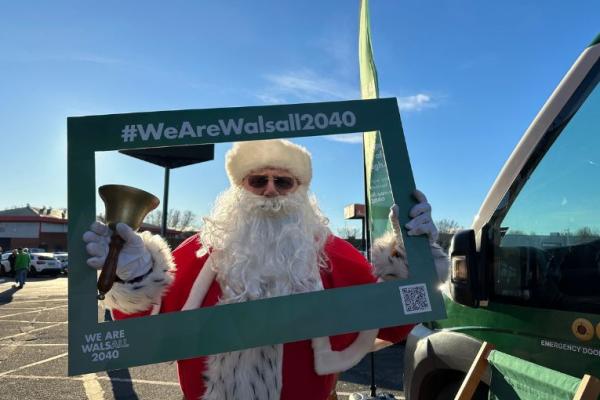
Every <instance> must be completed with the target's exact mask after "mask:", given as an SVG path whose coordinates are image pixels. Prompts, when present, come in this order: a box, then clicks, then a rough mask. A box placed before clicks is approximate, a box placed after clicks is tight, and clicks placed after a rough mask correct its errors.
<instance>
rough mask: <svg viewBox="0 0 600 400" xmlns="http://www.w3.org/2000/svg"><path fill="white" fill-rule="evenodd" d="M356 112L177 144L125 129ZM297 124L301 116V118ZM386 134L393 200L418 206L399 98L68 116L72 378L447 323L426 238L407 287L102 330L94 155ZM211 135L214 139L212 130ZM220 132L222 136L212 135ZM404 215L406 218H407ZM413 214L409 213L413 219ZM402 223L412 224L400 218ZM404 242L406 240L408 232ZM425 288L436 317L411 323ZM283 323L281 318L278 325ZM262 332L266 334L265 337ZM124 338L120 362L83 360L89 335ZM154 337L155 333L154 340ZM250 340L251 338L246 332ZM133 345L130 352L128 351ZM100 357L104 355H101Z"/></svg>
mask: <svg viewBox="0 0 600 400" xmlns="http://www.w3.org/2000/svg"><path fill="white" fill-rule="evenodd" d="M346 111H350V112H352V113H353V114H354V115H355V117H356V121H355V124H354V125H353V126H351V127H348V126H342V127H335V126H334V127H327V128H324V129H321V128H317V127H315V128H314V129H307V130H300V131H298V130H295V131H289V132H279V133H277V132H272V133H254V134H249V133H242V134H239V135H237V134H236V135H230V136H225V135H219V136H210V135H207V134H205V135H203V136H202V137H191V136H187V137H185V138H180V139H179V138H178V139H167V138H164V137H162V138H161V139H159V140H148V141H145V142H144V141H134V142H124V141H123V139H122V138H121V131H122V129H123V128H124V127H125V126H127V125H137V124H143V125H145V124H148V123H153V124H158V123H161V122H163V123H164V124H165V127H166V126H178V127H180V126H181V124H182V123H183V122H184V121H188V122H190V124H191V125H192V126H197V125H202V124H206V122H210V123H215V122H216V121H218V120H219V119H229V118H236V119H238V118H244V119H245V120H246V121H256V120H257V118H258V116H259V115H261V116H262V117H263V118H264V120H265V121H266V120H273V121H276V120H288V119H289V118H290V117H289V115H290V114H299V115H303V114H312V115H316V114H317V113H323V114H325V115H326V116H330V115H332V114H333V113H335V112H338V113H339V114H342V113H343V112H346ZM292 118H294V117H292ZM374 130H379V131H380V133H381V140H382V143H383V147H384V154H385V161H386V165H387V169H388V174H389V178H390V183H391V187H392V193H393V198H394V200H395V202H396V203H397V204H398V205H399V206H400V209H401V210H407V211H408V210H409V209H410V207H411V206H412V205H413V204H414V199H412V196H411V193H412V192H413V190H414V187H415V185H414V180H413V176H412V170H411V167H410V162H409V158H408V153H407V149H406V144H405V141H404V135H403V131H402V124H401V121H400V113H399V111H398V105H397V102H396V99H395V98H388V99H375V100H353V101H341V102H324V103H307V104H293V105H276V106H259V107H236V108H219V109H206V110H181V111H159V112H144V113H131V114H113V115H101V116H87V117H71V118H68V187H69V193H68V202H69V253H70V254H69V256H70V265H71V268H70V269H69V371H68V373H69V375H76V374H83V373H89V372H95V371H102V370H111V369H119V368H127V367H130V366H136V365H144V364H150V363H158V362H164V361H169V360H177V359H187V358H192V357H195V356H200V355H208V354H215V353H221V352H226V351H233V350H239V349H243V348H249V347H256V346H262V345H267V344H273V343H286V342H293V341H298V340H304V339H308V338H313V337H320V336H331V335H336V334H341V333H345V332H354V331H360V330H365V329H372V328H378V327H387V326H395V325H405V324H409V323H418V322H422V321H431V320H437V319H440V318H444V317H445V310H444V305H443V300H442V297H441V293H440V292H439V290H437V277H436V274H435V268H434V264H433V260H432V257H431V251H430V249H429V244H428V242H427V239H426V238H424V237H408V236H406V235H404V243H405V246H406V251H407V255H408V261H409V265H410V266H411V277H410V278H409V279H407V280H403V281H389V282H384V283H378V284H370V285H360V286H354V287H347V288H339V289H331V290H325V291H320V292H313V293H306V294H298V295H291V296H284V297H277V298H272V299H266V300H258V301H252V302H248V303H240V304H231V305H224V306H216V307H210V308H201V309H198V310H191V311H181V312H176V313H167V314H160V315H156V316H149V317H141V318H132V319H128V320H121V321H114V322H108V323H99V322H98V321H97V319H98V317H97V316H98V311H97V307H98V304H97V300H96V272H95V271H94V270H92V269H91V268H89V267H87V266H86V264H85V262H86V261H85V260H86V258H87V256H86V252H85V246H84V243H83V241H82V239H81V238H82V236H83V233H84V232H85V231H86V230H87V229H88V228H89V225H90V223H91V222H92V221H94V220H95V215H96V208H95V199H96V193H95V190H96V185H95V152H96V151H109V150H121V149H134V148H149V147H164V146H174V145H177V146H179V145H188V144H202V143H223V142H233V141H236V140H262V139H273V138H293V137H302V136H321V135H331V134H341V133H351V132H368V131H374ZM205 133H206V132H205ZM213 133H214V132H213ZM401 214H403V213H401ZM406 214H408V212H406ZM400 220H401V221H400V222H401V224H402V225H404V224H405V223H406V222H408V215H401V216H400ZM403 234H404V232H403ZM416 283H425V284H426V285H427V289H428V295H429V299H430V303H431V309H432V311H430V312H423V313H418V314H410V315H405V314H404V313H403V308H402V303H401V299H400V291H399V286H406V285H411V284H416ZM273 316H277V318H273ZM256 327H260V329H257V328H256ZM114 331H118V332H122V334H120V335H118V336H119V340H120V342H119V341H117V344H119V345H121V346H123V347H121V348H119V349H118V350H119V351H118V353H119V355H118V357H117V358H112V359H104V360H103V361H96V362H94V361H93V356H92V354H93V353H91V352H84V350H83V348H84V347H83V346H85V345H86V344H89V342H86V335H93V334H99V336H100V337H101V338H102V340H101V341H100V343H101V344H100V345H99V346H106V344H105V343H112V341H111V340H106V337H107V333H109V332H114ZM149 332H150V333H149ZM242 332H243V334H242ZM125 345H126V347H125ZM97 354H99V353H97Z"/></svg>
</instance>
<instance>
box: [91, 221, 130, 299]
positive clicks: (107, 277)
mask: <svg viewBox="0 0 600 400" xmlns="http://www.w3.org/2000/svg"><path fill="white" fill-rule="evenodd" d="M123 245H125V240H123V238H121V236H119V234H118V233H116V232H115V233H113V234H112V236H111V237H110V244H109V246H108V255H107V256H106V260H105V261H104V266H103V267H102V272H101V273H100V277H99V278H98V300H104V295H105V294H106V293H108V291H110V289H111V288H112V286H113V283H114V282H115V279H116V277H117V262H118V261H119V253H121V249H123Z"/></svg>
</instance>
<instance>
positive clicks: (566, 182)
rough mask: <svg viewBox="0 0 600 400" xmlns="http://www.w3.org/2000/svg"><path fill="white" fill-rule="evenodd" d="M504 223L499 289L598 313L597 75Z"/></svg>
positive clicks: (538, 302) (547, 304)
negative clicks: (581, 102)
mask: <svg viewBox="0 0 600 400" xmlns="http://www.w3.org/2000/svg"><path fill="white" fill-rule="evenodd" d="M595 69H596V70H597V69H598V68H595ZM596 74H597V73H596ZM500 226H501V227H502V228H501V231H502V238H501V241H500V246H499V248H498V249H497V250H496V252H495V255H494V272H493V273H494V294H495V295H496V296H501V297H504V298H506V299H507V300H510V299H513V300H518V302H526V303H527V304H529V305H535V306H540V307H544V308H553V309H562V310H573V311H580V312H593V313H600V290H599V288H600V87H599V86H598V84H597V79H596V83H595V87H594V88H593V90H592V91H591V92H590V94H589V96H588V97H587V99H586V100H585V102H584V103H583V104H582V105H581V107H580V108H579V110H578V111H577V112H576V114H575V115H574V116H573V117H572V118H571V119H570V120H569V121H568V123H567V125H566V126H565V127H564V129H563V130H562V132H561V134H560V136H559V137H558V138H557V139H556V141H555V142H554V143H553V144H552V146H551V147H550V149H549V150H548V152H547V153H546V154H545V155H544V157H543V158H542V159H541V161H540V162H539V164H538V165H537V167H536V168H535V169H534V170H533V171H532V173H531V174H530V176H529V177H528V178H527V181H526V183H525V185H524V186H523V187H522V189H521V190H520V192H519V194H518V196H517V197H516V198H515V200H514V202H513V203H512V205H511V207H510V209H509V211H508V212H507V214H506V215H505V217H504V219H503V220H502V222H501V224H500Z"/></svg>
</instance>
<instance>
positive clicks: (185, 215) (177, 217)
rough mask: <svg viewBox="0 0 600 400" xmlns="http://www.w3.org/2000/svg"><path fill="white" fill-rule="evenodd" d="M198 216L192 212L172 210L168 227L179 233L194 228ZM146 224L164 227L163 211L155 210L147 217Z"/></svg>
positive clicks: (168, 214)
mask: <svg viewBox="0 0 600 400" xmlns="http://www.w3.org/2000/svg"><path fill="white" fill-rule="evenodd" d="M195 218H196V215H195V214H194V213H193V212H191V211H190V210H185V211H181V210H175V209H170V210H169V211H168V213H167V227H169V228H170V229H176V230H179V231H182V230H185V229H189V228H192V227H193V226H194V220H195ZM144 222H145V223H147V224H150V225H155V226H161V225H162V211H161V210H154V211H152V212H151V213H150V214H148V215H147V216H146V219H145V220H144Z"/></svg>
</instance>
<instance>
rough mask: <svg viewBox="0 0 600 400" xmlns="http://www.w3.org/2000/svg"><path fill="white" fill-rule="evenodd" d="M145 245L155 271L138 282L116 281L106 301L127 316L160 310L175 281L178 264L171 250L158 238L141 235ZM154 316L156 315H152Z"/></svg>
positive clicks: (111, 307) (145, 234)
mask: <svg viewBox="0 0 600 400" xmlns="http://www.w3.org/2000/svg"><path fill="white" fill-rule="evenodd" d="M140 236H141V237H142V240H143V241H144V246H145V247H146V249H147V250H148V252H149V253H150V255H151V257H152V272H150V273H149V274H148V275H147V276H145V277H144V278H143V279H142V280H140V281H139V282H135V283H127V282H115V284H114V285H113V287H112V289H111V290H110V291H109V292H108V293H107V294H106V297H105V299H104V301H103V304H104V306H105V307H107V308H110V309H116V310H119V311H121V312H123V313H125V314H132V313H136V312H142V311H146V310H148V309H150V308H153V309H154V310H157V309H158V308H159V305H160V301H161V298H162V296H163V294H164V293H165V291H166V290H167V289H168V287H169V286H170V285H171V282H172V281H173V273H174V272H175V263H174V262H173V257H172V255H171V249H170V248H169V245H168V244H167V242H165V240H164V239H163V238H162V237H160V236H159V235H152V234H151V233H150V232H142V233H141V234H140ZM153 313H154V312H153Z"/></svg>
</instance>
